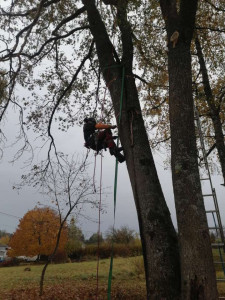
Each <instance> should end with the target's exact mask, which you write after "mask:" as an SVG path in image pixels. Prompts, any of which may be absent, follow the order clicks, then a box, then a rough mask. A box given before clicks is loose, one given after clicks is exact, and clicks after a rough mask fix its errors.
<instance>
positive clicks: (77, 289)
mask: <svg viewBox="0 0 225 300" xmlns="http://www.w3.org/2000/svg"><path fill="white" fill-rule="evenodd" d="M25 267H26V266H18V267H8V268H0V279H1V280H0V299H1V300H9V299H11V300H12V299H13V300H21V299H22V300H28V299H29V300H33V299H50V300H53V299H57V300H67V299H68V300H69V299H73V300H74V299H85V300H91V299H96V287H97V279H96V269H97V262H96V261H91V262H80V263H67V264H52V265H49V267H48V269H47V272H46V276H45V283H44V292H45V294H44V295H43V297H41V298H40V297H39V296H38V284H39V280H40V275H41V271H42V268H43V266H41V265H31V266H30V268H31V271H24V269H25ZM108 271H109V259H103V260H100V264H99V284H98V286H99V288H98V299H99V300H100V299H104V300H105V299H107V283H108ZM217 277H224V274H223V272H217ZM218 290H219V293H220V295H223V296H225V282H219V283H218ZM112 299H129V300H132V299H133V300H136V299H137V300H138V299H146V289H145V279H144V274H143V265H142V263H141V258H140V257H131V258H115V259H114V266H113V281H112Z"/></svg>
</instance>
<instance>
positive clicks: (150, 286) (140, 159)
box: [83, 0, 180, 300]
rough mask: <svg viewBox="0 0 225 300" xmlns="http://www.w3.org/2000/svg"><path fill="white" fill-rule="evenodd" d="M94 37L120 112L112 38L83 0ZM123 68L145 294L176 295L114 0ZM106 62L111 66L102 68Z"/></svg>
mask: <svg viewBox="0 0 225 300" xmlns="http://www.w3.org/2000/svg"><path fill="white" fill-rule="evenodd" d="M83 3H84V5H85V6H86V8H87V13H88V21H89V24H90V29H91V32H92V35H93V37H94V39H95V43H96V49H97V54H98V58H99V62H100V66H101V69H102V72H103V76H104V79H105V81H106V84H107V86H108V88H109V91H110V94H111V98H112V102H113V105H114V109H115V115H116V116H118V114H119V106H120V94H121V80H122V65H121V66H118V67H116V61H115V59H114V58H113V55H112V44H111V42H110V40H109V37H108V34H107V32H106V29H105V26H104V24H103V22H102V20H101V17H100V14H99V12H98V10H97V8H96V6H95V4H94V1H93V0H83ZM117 17H118V22H119V27H120V31H121V38H122V47H123V57H122V64H123V67H124V68H125V92H124V102H123V110H122V119H121V124H120V125H119V135H120V139H121V143H122V146H123V148H124V152H125V157H126V163H127V168H128V173H129V176H130V181H131V185H132V189H133V194H134V199H135V204H136V208H137V214H138V220H139V226H140V234H141V240H142V246H143V255H144V263H145V272H146V286H147V298H148V299H173V300H175V299H179V297H180V266H179V252H178V243H177V235H176V232H175V230H174V227H173V224H172V221H171V217H170V213H169V210H168V207H167V205H166V202H165V199H164V195H163V193H162V189H161V186H160V183H159V179H158V175H157V172H156V168H155V164H154V160H153V156H152V153H151V150H150V146H149V141H148V137H147V133H146V129H145V126H144V121H143V118H142V113H141V108H140V103H139V99H138V93H137V89H136V85H135V80H134V77H133V74H132V60H133V44H132V39H131V34H130V33H131V29H130V25H129V23H128V22H127V19H126V3H125V1H118V4H117ZM109 65H110V68H106V67H107V66H109Z"/></svg>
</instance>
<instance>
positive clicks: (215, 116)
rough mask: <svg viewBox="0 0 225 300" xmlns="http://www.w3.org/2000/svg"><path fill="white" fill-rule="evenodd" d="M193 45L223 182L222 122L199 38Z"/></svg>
mask: <svg viewBox="0 0 225 300" xmlns="http://www.w3.org/2000/svg"><path fill="white" fill-rule="evenodd" d="M195 46H196V50H197V55H198V61H199V65H200V71H201V74H202V79H203V87H204V92H205V97H206V102H207V104H208V107H209V109H210V117H211V119H212V122H213V127H214V132H215V140H216V148H217V151H218V156H219V161H220V165H221V170H222V174H223V180H224V184H225V144H224V135H223V128H222V123H221V120H220V107H219V106H218V107H217V106H216V104H215V98H214V95H213V92H212V89H211V86H210V82H209V76H208V71H207V68H206V64H205V59H204V55H203V52H202V47H201V44H200V40H199V38H198V37H196V38H195Z"/></svg>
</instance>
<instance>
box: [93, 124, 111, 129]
mask: <svg viewBox="0 0 225 300" xmlns="http://www.w3.org/2000/svg"><path fill="white" fill-rule="evenodd" d="M95 128H96V129H108V128H110V129H111V128H114V126H113V125H107V124H103V123H97V124H96V125H95Z"/></svg>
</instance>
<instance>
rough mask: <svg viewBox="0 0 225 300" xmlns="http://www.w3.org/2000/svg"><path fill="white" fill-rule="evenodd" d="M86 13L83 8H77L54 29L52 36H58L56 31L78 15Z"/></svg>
mask: <svg viewBox="0 0 225 300" xmlns="http://www.w3.org/2000/svg"><path fill="white" fill-rule="evenodd" d="M85 11H86V8H85V6H83V7H81V8H79V9H78V10H77V11H76V12H75V13H74V14H72V15H70V16H69V17H67V18H65V19H63V20H62V21H61V22H60V23H59V24H58V25H57V26H56V28H55V29H54V30H53V31H52V35H58V33H57V31H58V30H59V29H60V28H61V27H62V26H63V25H65V24H66V23H68V22H70V21H72V20H74V19H75V18H76V17H78V16H79V15H81V14H82V13H83V12H85Z"/></svg>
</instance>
